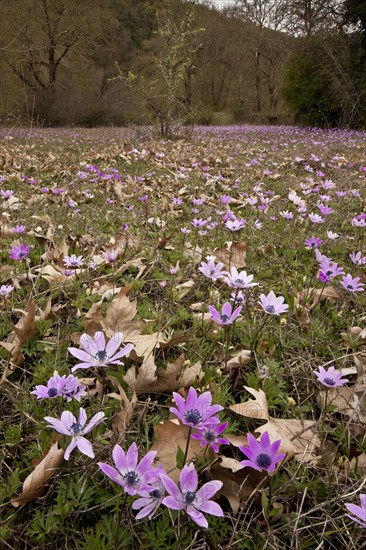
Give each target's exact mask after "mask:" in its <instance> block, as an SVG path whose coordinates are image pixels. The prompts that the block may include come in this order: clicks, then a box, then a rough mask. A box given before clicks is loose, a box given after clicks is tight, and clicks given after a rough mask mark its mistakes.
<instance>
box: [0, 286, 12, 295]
mask: <svg viewBox="0 0 366 550" xmlns="http://www.w3.org/2000/svg"><path fill="white" fill-rule="evenodd" d="M12 290H14V287H13V285H1V286H0V296H7V295H8V294H9V293H10V292H11V291H12Z"/></svg>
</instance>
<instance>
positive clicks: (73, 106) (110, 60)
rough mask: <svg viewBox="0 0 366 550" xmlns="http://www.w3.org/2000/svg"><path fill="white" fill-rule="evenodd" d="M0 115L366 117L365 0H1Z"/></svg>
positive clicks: (354, 123)
mask: <svg viewBox="0 0 366 550" xmlns="http://www.w3.org/2000/svg"><path fill="white" fill-rule="evenodd" d="M0 10H1V11H0V67H1V74H2V84H1V101H0V119H1V121H2V122H3V123H4V122H7V123H14V122H16V121H19V122H20V123H28V122H30V121H31V120H32V122H37V123H39V124H44V125H62V124H74V125H84V126H96V125H125V124H129V123H132V122H133V123H141V124H147V123H151V122H155V121H158V122H159V124H160V128H161V132H162V134H163V135H166V136H169V134H171V132H172V127H173V125H176V124H181V125H182V126H189V125H191V124H193V123H200V124H234V123H242V122H249V123H259V124H263V123H271V124H276V123H293V122H296V123H299V124H304V125H319V126H329V127H332V126H350V127H365V126H366V98H365V94H366V1H365V0H233V1H232V3H231V5H229V6H227V7H226V8H225V9H222V10H221V11H220V10H218V9H217V7H215V6H214V5H213V3H212V2H210V1H209V0H206V1H205V0H200V1H199V0H194V1H193V0H191V1H189V0H185V1H184V0H0Z"/></svg>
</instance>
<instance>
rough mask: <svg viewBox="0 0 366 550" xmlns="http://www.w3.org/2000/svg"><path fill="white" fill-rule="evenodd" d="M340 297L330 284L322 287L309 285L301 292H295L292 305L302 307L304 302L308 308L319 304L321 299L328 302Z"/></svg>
mask: <svg viewBox="0 0 366 550" xmlns="http://www.w3.org/2000/svg"><path fill="white" fill-rule="evenodd" d="M340 298H341V295H340V294H339V293H338V292H337V290H336V289H335V288H334V286H332V285H328V286H326V287H323V288H313V287H310V288H307V289H306V290H304V291H302V292H297V294H296V295H295V300H294V305H295V307H300V306H302V307H304V304H306V305H307V307H308V308H309V309H312V308H313V307H314V306H315V305H316V304H319V302H320V301H321V300H329V302H330V303H333V302H336V301H337V300H339V299H340Z"/></svg>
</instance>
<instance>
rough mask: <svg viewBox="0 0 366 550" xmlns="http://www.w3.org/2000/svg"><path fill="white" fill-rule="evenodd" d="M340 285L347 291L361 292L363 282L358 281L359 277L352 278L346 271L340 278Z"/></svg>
mask: <svg viewBox="0 0 366 550" xmlns="http://www.w3.org/2000/svg"><path fill="white" fill-rule="evenodd" d="M341 285H342V286H343V288H344V289H345V290H347V291H348V292H363V287H364V286H365V285H364V284H363V283H360V277H355V278H353V277H352V275H350V274H349V273H348V275H345V276H344V277H343V278H342V280H341Z"/></svg>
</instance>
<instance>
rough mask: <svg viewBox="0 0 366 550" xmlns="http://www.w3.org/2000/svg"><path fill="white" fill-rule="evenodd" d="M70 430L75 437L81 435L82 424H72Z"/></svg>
mask: <svg viewBox="0 0 366 550" xmlns="http://www.w3.org/2000/svg"><path fill="white" fill-rule="evenodd" d="M70 430H71V431H72V432H74V434H75V435H77V434H79V433H80V432H81V430H82V428H81V424H79V422H74V423H73V424H71V426H70Z"/></svg>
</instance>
